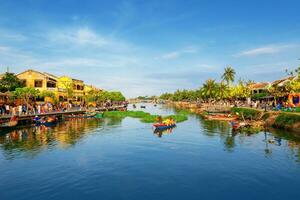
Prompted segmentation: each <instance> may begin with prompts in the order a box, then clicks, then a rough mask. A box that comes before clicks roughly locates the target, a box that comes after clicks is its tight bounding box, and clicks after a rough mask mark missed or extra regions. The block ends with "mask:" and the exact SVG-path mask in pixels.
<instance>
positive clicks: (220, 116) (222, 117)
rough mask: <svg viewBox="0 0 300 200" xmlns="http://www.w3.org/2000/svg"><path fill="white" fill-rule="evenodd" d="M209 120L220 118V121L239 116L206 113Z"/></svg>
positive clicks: (234, 118)
mask: <svg viewBox="0 0 300 200" xmlns="http://www.w3.org/2000/svg"><path fill="white" fill-rule="evenodd" d="M204 118H205V119H207V120H218V121H235V120H237V119H238V116H232V115H224V114H216V115H205V116H204Z"/></svg>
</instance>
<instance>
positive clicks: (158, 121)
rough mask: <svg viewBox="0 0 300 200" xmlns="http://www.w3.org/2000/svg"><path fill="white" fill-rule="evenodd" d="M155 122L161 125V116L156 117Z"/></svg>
mask: <svg viewBox="0 0 300 200" xmlns="http://www.w3.org/2000/svg"><path fill="white" fill-rule="evenodd" d="M156 121H157V123H160V124H161V123H162V121H163V120H162V117H161V116H158V117H157V119H156Z"/></svg>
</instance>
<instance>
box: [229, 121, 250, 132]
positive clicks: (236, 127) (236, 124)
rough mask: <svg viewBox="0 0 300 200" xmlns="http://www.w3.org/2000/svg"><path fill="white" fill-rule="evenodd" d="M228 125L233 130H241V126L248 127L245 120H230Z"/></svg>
mask: <svg viewBox="0 0 300 200" xmlns="http://www.w3.org/2000/svg"><path fill="white" fill-rule="evenodd" d="M230 125H231V127H232V130H233V131H241V130H243V128H249V127H250V124H249V123H246V122H238V121H231V122H230Z"/></svg>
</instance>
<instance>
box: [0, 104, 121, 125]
mask: <svg viewBox="0 0 300 200" xmlns="http://www.w3.org/2000/svg"><path fill="white" fill-rule="evenodd" d="M124 108H126V107H125V106H124V105H115V106H110V107H97V108H94V109H91V110H90V109H80V108H78V109H71V110H67V111H53V112H47V113H40V114H38V113H35V114H24V115H23V114H21V115H16V116H18V120H19V121H28V120H32V119H33V118H34V117H35V116H39V117H45V116H56V117H58V118H61V117H63V116H64V115H78V114H84V113H86V112H95V111H98V112H104V111H113V110H122V109H124ZM11 117H12V115H2V116H0V122H1V121H7V120H9V119H10V118H11Z"/></svg>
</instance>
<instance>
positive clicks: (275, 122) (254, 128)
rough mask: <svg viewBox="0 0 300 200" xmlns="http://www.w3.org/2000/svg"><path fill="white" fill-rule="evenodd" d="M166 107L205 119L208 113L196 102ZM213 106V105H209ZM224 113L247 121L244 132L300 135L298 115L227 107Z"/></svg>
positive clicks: (299, 117) (172, 104)
mask: <svg viewBox="0 0 300 200" xmlns="http://www.w3.org/2000/svg"><path fill="white" fill-rule="evenodd" d="M167 104H168V105H170V106H174V107H175V108H178V109H183V110H188V111H189V112H191V113H195V114H198V115H200V116H203V117H205V116H206V115H209V114H210V113H209V112H207V107H206V106H199V105H197V103H196V102H173V101H168V102H167ZM211 106H213V105H211ZM226 113H228V114H231V115H237V116H238V120H239V121H244V120H246V121H248V122H250V123H251V127H250V128H249V129H247V130H245V131H247V132H259V131H262V130H265V129H266V128H275V129H281V130H287V131H292V132H294V133H300V114H299V113H288V112H282V111H264V110H260V109H254V108H243V107H229V108H228V111H226Z"/></svg>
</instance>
